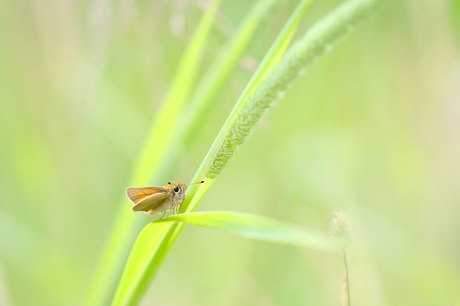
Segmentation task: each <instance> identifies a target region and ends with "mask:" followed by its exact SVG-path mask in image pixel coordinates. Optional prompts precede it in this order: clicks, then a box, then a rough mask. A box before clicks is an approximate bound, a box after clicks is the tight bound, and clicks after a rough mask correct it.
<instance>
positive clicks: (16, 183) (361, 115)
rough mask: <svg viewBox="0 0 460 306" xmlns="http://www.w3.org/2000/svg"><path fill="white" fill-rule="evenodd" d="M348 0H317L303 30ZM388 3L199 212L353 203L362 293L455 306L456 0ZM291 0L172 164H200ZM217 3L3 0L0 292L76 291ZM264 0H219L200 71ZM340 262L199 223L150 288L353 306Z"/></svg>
mask: <svg viewBox="0 0 460 306" xmlns="http://www.w3.org/2000/svg"><path fill="white" fill-rule="evenodd" d="M340 2H341V1H338V0H333V1H332V0H327V1H321V0H317V1H316V2H315V3H314V4H313V6H312V8H311V9H310V11H309V12H308V13H307V15H306V18H305V20H304V21H303V23H302V24H301V26H300V30H299V35H300V34H302V33H304V32H305V30H306V29H307V28H308V27H309V26H310V25H311V24H312V23H313V22H314V21H315V20H318V19H319V18H321V16H324V14H325V13H326V12H328V11H330V10H331V9H333V8H334V7H335V6H336V5H338V4H339V3H340ZM385 2H386V4H384V5H383V6H381V8H380V10H378V11H377V12H376V13H375V14H373V16H371V18H369V19H368V20H366V22H365V23H364V24H362V25H361V26H360V27H359V28H358V29H357V30H356V31H355V32H353V33H352V35H351V36H349V37H348V38H347V39H346V40H345V41H343V42H342V43H340V44H339V46H338V47H337V48H336V49H334V50H333V52H332V53H329V54H328V55H326V56H325V57H323V58H321V60H320V61H319V62H317V63H316V64H315V65H314V66H312V67H311V69H310V70H309V71H308V74H306V75H305V76H303V77H301V79H300V80H299V81H298V82H297V83H296V84H295V86H294V87H292V88H291V89H290V91H289V92H288V93H287V95H286V97H285V98H284V99H283V100H282V101H281V102H280V103H279V104H278V105H277V106H276V107H274V108H273V109H272V110H271V111H270V113H269V114H268V116H267V117H265V118H264V120H263V121H262V122H261V124H260V125H259V128H258V129H257V131H256V132H255V133H254V134H253V135H252V137H251V138H250V139H249V141H248V142H247V143H246V144H245V145H244V146H242V147H241V148H240V150H238V152H237V153H236V154H235V156H234V158H233V159H232V160H231V162H230V163H229V164H228V165H227V167H226V169H225V170H224V172H223V174H222V175H221V176H220V177H219V179H218V180H217V181H216V183H215V184H214V186H213V187H212V188H211V190H210V192H209V193H208V195H207V196H206V197H205V199H204V201H203V202H202V204H201V206H200V207H199V208H198V210H235V211H242V212H253V213H257V214H260V215H265V216H270V217H275V218H278V219H281V220H285V221H289V222H293V223H297V224H301V225H303V226H308V227H311V228H315V229H318V230H321V231H327V229H328V223H329V221H330V220H331V218H332V212H333V211H334V210H337V209H340V208H343V209H344V210H345V211H347V212H348V213H349V215H350V218H351V220H352V222H353V226H354V230H355V232H356V241H355V244H354V245H353V246H352V248H351V258H350V265H349V268H350V272H349V274H350V281H351V299H352V305H377V306H378V305H460V294H459V292H460V291H459V288H460V222H459V217H460V141H459V135H460V61H459V46H460V45H459V38H460V22H459V20H460V4H459V3H460V1H442V0H423V1H415V0H414V1H409V0H407V1H397V0H393V1H385ZM295 4H296V1H282V3H281V4H280V5H278V6H277V7H276V8H274V9H273V10H272V11H271V13H270V14H269V16H267V18H266V19H265V20H264V22H263V24H261V26H260V27H259V28H258V31H257V33H256V35H255V38H254V40H253V41H252V42H251V44H250V47H249V49H248V50H247V52H246V54H245V57H244V59H243V60H242V61H241V65H240V66H239V67H238V68H237V69H236V70H235V71H234V73H233V75H232V78H231V80H230V81H229V82H228V83H227V85H226V87H225V89H224V90H223V91H222V92H221V94H220V95H219V97H218V98H217V99H216V101H215V104H214V107H213V109H212V111H211V113H210V115H209V116H208V117H207V119H206V120H205V121H203V122H202V128H201V129H200V130H201V132H200V133H199V135H197V137H196V141H195V142H194V143H193V145H192V146H191V147H190V148H189V149H188V150H187V152H186V154H184V155H183V156H182V157H181V161H180V163H178V164H177V166H176V168H175V172H174V175H173V176H172V177H171V179H170V180H171V181H181V182H188V181H189V180H190V179H191V177H192V176H193V174H194V173H195V171H196V169H197V168H198V166H199V164H200V162H201V161H202V159H203V157H204V155H205V154H206V152H207V150H208V149H209V147H210V145H211V143H212V141H213V139H214V137H215V136H216V135H217V132H218V130H219V128H220V126H222V124H223V122H224V120H225V119H226V117H227V115H228V114H229V112H230V110H231V108H232V106H233V104H234V103H235V101H236V100H237V98H238V96H239V94H240V93H241V91H242V90H243V88H244V86H245V84H246V82H247V81H248V80H249V78H250V76H251V73H252V71H253V69H254V67H255V66H256V65H257V63H258V61H260V59H261V58H262V56H263V54H264V53H265V52H266V50H267V49H268V47H269V46H270V44H271V42H272V41H273V39H274V37H275V35H276V33H277V32H278V31H279V29H280V28H281V27H282V25H283V23H284V22H285V21H286V18H287V17H288V16H289V14H290V13H291V11H292V9H293V7H294V6H295ZM205 6H206V5H205V4H204V3H202V2H200V1H187V0H175V1H145V0H142V1H134V0H120V1H109V0H85V1H56V0H54V1H53V0H45V1H35V0H24V1H13V0H6V1H1V2H0V101H1V110H0V140H1V145H0V148H1V149H0V195H1V196H0V199H1V200H0V203H1V210H0V229H1V232H0V234H1V237H0V259H1V262H0V305H79V304H81V303H82V301H83V299H84V296H85V294H86V292H87V290H88V286H89V283H90V282H91V280H92V278H93V276H94V271H95V269H96V267H97V265H98V262H99V258H100V255H101V253H102V251H103V248H104V244H105V242H106V239H107V238H108V236H109V233H110V231H111V226H112V225H113V220H114V218H115V215H116V211H117V209H118V208H119V205H120V203H122V202H121V200H122V199H123V197H124V188H125V187H127V183H128V180H129V177H130V175H131V169H132V165H133V164H134V162H135V160H136V158H137V154H138V151H139V150H140V148H141V147H142V144H143V140H144V138H145V135H146V133H147V132H148V130H149V126H150V124H151V122H152V120H153V118H154V116H155V113H156V111H157V110H158V108H159V106H160V103H161V101H162V97H163V95H164V93H165V91H166V89H167V86H168V84H169V82H170V80H171V78H172V75H173V74H174V71H175V68H176V66H177V62H178V60H179V58H180V56H181V54H182V51H183V50H184V48H185V46H186V43H187V42H188V40H189V38H190V36H191V34H192V33H193V31H194V28H195V26H196V24H197V22H198V20H199V18H200V17H201V14H202V10H203V8H204V7H205ZM250 6H251V3H248V2H247V1H243V0H238V1H228V0H224V1H223V4H222V6H221V9H220V12H219V16H218V20H217V25H216V27H215V29H214V30H213V33H212V35H211V38H210V40H209V41H208V44H207V47H206V50H205V51H206V52H205V54H204V56H203V63H202V66H203V70H205V68H206V67H208V66H209V64H210V63H211V62H212V61H213V60H215V59H216V55H217V54H218V52H219V50H220V49H221V48H222V46H223V45H224V44H225V42H226V41H227V39H228V37H229V35H231V33H233V31H234V30H235V28H236V26H237V25H238V24H239V23H240V22H241V20H242V18H243V17H244V15H245V13H246V12H247V11H248V9H249V8H250ZM164 183H166V182H152V184H155V185H158V184H164ZM126 209H130V207H129V206H128V207H126ZM342 277H343V262H342V258H340V257H338V256H335V255H330V254H324V253H321V252H318V251H312V250H307V249H299V248H294V247H290V246H280V245H273V244H269V243H265V242H256V241H252V240H247V239H244V238H240V237H236V236H232V235H230V234H222V233H219V232H215V231H211V230H206V229H202V228H196V227H192V226H187V228H186V229H185V230H184V232H183V234H182V235H181V237H180V238H179V239H178V241H177V243H176V245H175V246H174V248H173V249H172V251H171V253H170V254H169V257H168V258H167V259H166V261H165V264H164V266H163V267H162V269H161V270H160V272H159V273H158V275H157V277H156V278H155V280H154V282H153V284H152V286H151V287H150V290H149V291H148V293H147V295H146V297H145V299H144V301H143V305H152V304H155V305H340V303H341V286H342Z"/></svg>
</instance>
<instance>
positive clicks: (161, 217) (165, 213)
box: [158, 209, 166, 220]
mask: <svg viewBox="0 0 460 306" xmlns="http://www.w3.org/2000/svg"><path fill="white" fill-rule="evenodd" d="M165 214H166V209H165V210H164V212H163V215H162V216H161V218H160V219H163V217H164V216H165ZM158 220H159V219H158Z"/></svg>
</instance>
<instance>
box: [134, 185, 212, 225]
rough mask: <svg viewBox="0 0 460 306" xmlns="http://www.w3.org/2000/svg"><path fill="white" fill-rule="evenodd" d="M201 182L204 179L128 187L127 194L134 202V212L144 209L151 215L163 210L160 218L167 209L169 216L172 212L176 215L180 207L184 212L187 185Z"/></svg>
mask: <svg viewBox="0 0 460 306" xmlns="http://www.w3.org/2000/svg"><path fill="white" fill-rule="evenodd" d="M201 183H204V181H201V182H196V183H192V184H188V185H186V184H180V183H178V184H171V183H168V185H164V186H163V187H128V188H126V196H127V197H128V199H129V200H130V201H131V202H133V204H134V206H133V208H132V209H131V210H132V211H133V212H136V211H143V212H146V213H147V214H149V215H151V216H153V215H156V214H159V213H161V212H163V215H162V216H161V218H160V219H162V218H163V217H164V216H165V214H166V211H167V210H168V211H169V213H168V217H169V216H170V214H171V212H172V214H173V215H175V214H176V213H177V211H178V210H179V209H180V212H182V203H183V202H184V199H185V191H186V190H187V186H189V185H193V184H201Z"/></svg>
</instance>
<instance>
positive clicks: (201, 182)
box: [187, 181, 204, 186]
mask: <svg viewBox="0 0 460 306" xmlns="http://www.w3.org/2000/svg"><path fill="white" fill-rule="evenodd" d="M203 183H204V181H200V182H196V183H191V184H187V186H189V185H195V184H203Z"/></svg>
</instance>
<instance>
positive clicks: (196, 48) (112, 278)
mask: <svg viewBox="0 0 460 306" xmlns="http://www.w3.org/2000/svg"><path fill="white" fill-rule="evenodd" d="M219 3H220V0H214V1H213V2H212V3H211V5H210V7H209V9H208V10H207V11H206V12H205V13H204V15H203V17H202V19H201V21H200V23H199V25H198V27H197V30H196V31H195V34H194V36H193V37H192V39H191V41H190V43H189V44H188V46H187V49H186V50H185V52H184V55H183V57H182V59H181V61H180V63H179V66H178V69H177V72H176V74H175V78H174V80H173V81H172V84H171V87H170V88H169V90H168V93H167V95H166V98H165V102H164V103H163V105H162V109H161V110H160V112H159V114H158V116H157V118H156V120H155V121H154V123H153V125H152V128H151V130H150V132H149V134H148V136H147V137H148V138H147V140H146V142H145V145H144V148H143V150H142V153H141V154H140V157H139V159H138V162H137V163H136V165H135V168H134V172H133V176H132V179H131V182H130V185H132V186H141V185H149V182H150V179H151V177H152V174H154V173H155V172H156V171H157V170H158V168H159V165H160V161H161V160H162V159H164V156H165V154H166V153H167V148H169V145H168V142H170V141H172V137H171V133H173V131H174V127H175V126H176V125H177V121H178V120H179V118H180V116H181V112H180V111H177V110H182V109H184V104H185V102H186V101H187V98H188V97H189V95H190V91H191V88H192V86H193V84H194V83H193V82H194V80H195V79H196V77H195V76H196V75H197V72H198V67H199V66H198V65H199V62H200V61H199V58H200V54H201V53H202V50H203V47H204V44H205V40H206V38H207V37H208V35H209V33H210V30H211V28H212V25H213V22H214V19H215V14H216V12H217V9H218V7H219ZM126 202H127V200H125V201H123V204H125V203H126ZM126 207H129V205H128V204H126V205H121V207H120V212H119V214H118V217H117V220H116V222H115V226H114V229H113V231H112V234H111V237H110V239H109V242H108V244H107V247H106V249H105V252H104V254H103V257H102V260H101V262H100V265H99V266H98V271H97V272H96V277H95V279H94V281H93V284H92V286H91V287H90V292H89V294H88V297H87V300H86V304H87V305H106V304H108V303H109V301H110V299H111V298H112V296H113V292H114V290H115V286H116V282H117V280H118V278H119V276H120V274H121V269H122V267H123V264H124V261H125V260H126V256H127V255H128V254H127V253H126V251H125V250H127V249H129V247H130V245H131V244H132V241H133V239H134V237H135V235H136V232H137V231H138V228H137V227H136V223H137V224H139V223H140V222H139V221H141V219H142V216H133V215H132V213H131V211H130V210H129V209H126Z"/></svg>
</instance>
